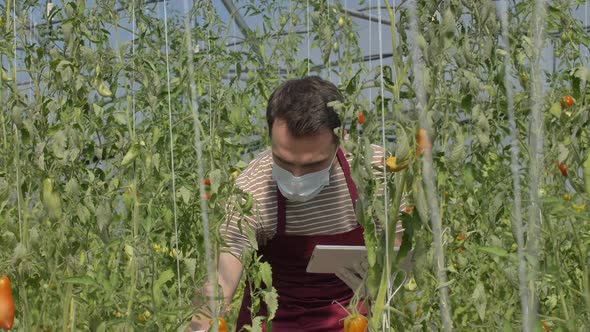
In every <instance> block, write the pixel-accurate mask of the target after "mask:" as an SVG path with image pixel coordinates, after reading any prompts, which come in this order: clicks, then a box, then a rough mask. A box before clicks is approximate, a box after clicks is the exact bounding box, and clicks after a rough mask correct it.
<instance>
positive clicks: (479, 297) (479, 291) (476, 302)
mask: <svg viewBox="0 0 590 332" xmlns="http://www.w3.org/2000/svg"><path fill="white" fill-rule="evenodd" d="M471 301H473V306H474V307H475V310H476V311H477V314H478V315H479V319H481V321H482V322H483V321H484V319H485V316H486V306H487V298H486V291H485V288H484V286H483V284H482V283H481V282H478V283H477V285H476V286H475V290H474V291H473V294H472V295H471Z"/></svg>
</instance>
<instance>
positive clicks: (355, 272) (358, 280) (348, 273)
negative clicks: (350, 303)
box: [336, 261, 369, 297]
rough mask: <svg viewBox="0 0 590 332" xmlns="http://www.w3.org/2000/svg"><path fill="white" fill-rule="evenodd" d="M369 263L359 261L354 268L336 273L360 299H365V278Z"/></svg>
mask: <svg viewBox="0 0 590 332" xmlns="http://www.w3.org/2000/svg"><path fill="white" fill-rule="evenodd" d="M368 265H369V264H368V263H367V262H366V261H358V262H356V263H354V264H353V268H352V269H349V268H345V267H342V268H340V269H339V270H338V271H336V276H337V277H338V278H340V279H341V280H342V281H344V283H345V284H346V285H348V287H350V289H352V290H353V291H354V292H355V293H357V294H358V295H359V296H360V297H365V295H366V291H365V282H364V281H365V278H366V277H367V269H368Z"/></svg>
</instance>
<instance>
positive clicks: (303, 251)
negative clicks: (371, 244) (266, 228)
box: [236, 148, 364, 332]
mask: <svg viewBox="0 0 590 332" xmlns="http://www.w3.org/2000/svg"><path fill="white" fill-rule="evenodd" d="M337 157H338V162H339V163H340V166H341V167H342V170H343V172H344V176H345V178H346V184H347V186H348V192H349V193H350V197H351V199H352V203H353V206H355V205H356V204H355V203H356V200H357V198H358V193H357V189H356V186H355V184H354V182H353V180H352V178H351V177H350V168H349V165H348V162H347V161H346V158H345V157H344V153H343V152H342V150H341V149H340V148H338V152H337ZM277 209H278V210H277V218H278V220H277V232H276V234H275V236H274V237H273V238H272V239H271V240H269V241H268V243H267V244H266V245H265V246H263V247H260V248H259V250H258V253H259V254H261V255H262V261H266V262H268V263H269V264H270V265H271V266H272V278H273V279H272V281H273V286H274V287H275V288H276V290H277V292H278V295H279V298H278V302H279V307H278V310H277V312H276V314H275V318H274V319H273V320H272V331H273V332H295V331H297V332H313V331H318V332H319V331H321V332H341V331H343V329H344V321H343V319H344V318H345V317H346V316H347V315H348V314H347V312H346V311H345V310H344V309H342V307H340V306H339V305H338V304H336V303H332V302H334V301H338V302H339V303H340V304H341V305H342V306H344V307H345V308H346V307H347V306H348V304H349V302H350V299H351V298H352V296H353V291H352V290H351V289H350V288H349V287H348V286H347V285H346V284H345V283H344V282H343V281H342V280H340V278H338V277H337V276H336V275H334V274H331V273H307V272H306V268H307V264H308V262H309V259H310V258H311V255H312V252H313V249H314V248H315V246H316V245H317V244H325V245H364V240H363V229H362V228H361V227H360V226H359V227H357V228H355V229H353V230H351V231H348V232H345V233H340V234H334V235H315V236H302V235H287V234H285V223H286V199H285V197H284V196H283V195H282V194H281V192H280V190H278V188H277ZM250 306H251V297H250V289H249V287H246V288H245V290H244V299H243V301H242V307H241V308H240V314H239V316H238V321H237V329H236V331H240V329H241V328H242V326H244V325H245V324H251V316H250V309H249V307H250ZM261 307H262V308H261V310H260V311H259V312H258V315H266V310H265V308H264V306H261ZM263 330H264V331H266V327H265V326H264V328H263Z"/></svg>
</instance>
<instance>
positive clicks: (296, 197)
mask: <svg viewBox="0 0 590 332" xmlns="http://www.w3.org/2000/svg"><path fill="white" fill-rule="evenodd" d="M336 152H338V149H336ZM335 157H336V155H334V158H332V162H331V163H330V166H328V167H327V168H325V169H323V170H321V171H317V172H313V173H309V174H305V175H302V176H293V174H292V173H291V172H289V171H287V170H286V169H284V168H282V167H281V166H279V165H277V163H274V162H273V164H272V177H273V179H274V180H275V181H276V182H277V186H278V187H279V190H280V191H281V194H283V196H285V198H287V199H288V200H290V201H295V202H307V201H309V200H310V199H312V198H314V197H315V196H316V195H317V194H319V193H320V191H322V189H324V187H325V186H327V185H328V184H329V183H330V169H331V168H332V164H333V163H334V159H335Z"/></svg>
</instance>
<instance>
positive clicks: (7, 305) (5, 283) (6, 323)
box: [0, 276, 14, 330]
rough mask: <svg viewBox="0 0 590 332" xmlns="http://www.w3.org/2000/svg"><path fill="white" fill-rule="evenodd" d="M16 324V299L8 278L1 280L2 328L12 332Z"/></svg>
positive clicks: (0, 311)
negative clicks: (13, 325) (13, 296)
mask: <svg viewBox="0 0 590 332" xmlns="http://www.w3.org/2000/svg"><path fill="white" fill-rule="evenodd" d="M13 323H14V299H13V298H12V292H11V291H10V280H9V279H8V277H7V276H2V278H0V328H3V329H5V330H10V329H11V328H12V324H13Z"/></svg>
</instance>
